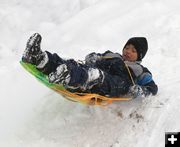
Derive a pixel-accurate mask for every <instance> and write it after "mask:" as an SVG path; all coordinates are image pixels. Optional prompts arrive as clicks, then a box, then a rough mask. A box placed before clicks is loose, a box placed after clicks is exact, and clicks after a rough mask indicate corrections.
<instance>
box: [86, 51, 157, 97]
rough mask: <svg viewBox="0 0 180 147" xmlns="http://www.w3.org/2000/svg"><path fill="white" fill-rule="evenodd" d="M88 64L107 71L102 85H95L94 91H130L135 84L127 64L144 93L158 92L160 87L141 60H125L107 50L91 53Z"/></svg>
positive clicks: (100, 92)
mask: <svg viewBox="0 0 180 147" xmlns="http://www.w3.org/2000/svg"><path fill="white" fill-rule="evenodd" d="M85 61H86V64H88V65H89V66H94V67H97V68H99V69H100V70H102V71H103V72H104V73H105V80H104V82H103V84H102V85H101V86H99V87H98V86H97V87H94V88H93V89H92V92H95V93H96V92H98V93H99V94H102V95H108V96H121V95H126V94H128V92H129V88H130V87H131V86H132V85H133V84H132V80H131V78H130V74H129V72H128V70H127V67H126V65H127V66H128V67H129V69H130V72H131V75H132V77H133V80H134V82H135V84H137V85H139V86H141V88H142V90H143V95H145V96H148V95H151V94H152V95H155V94H157V91H158V87H157V85H156V84H155V82H154V80H153V79H152V74H151V72H150V71H149V70H148V69H147V68H145V67H143V66H142V65H141V64H140V62H128V61H123V59H122V56H121V55H120V54H118V53H113V52H111V51H106V52H105V53H103V54H100V53H94V52H93V53H91V54H89V55H87V56H86V59H85Z"/></svg>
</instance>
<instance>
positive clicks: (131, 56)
mask: <svg viewBox="0 0 180 147" xmlns="http://www.w3.org/2000/svg"><path fill="white" fill-rule="evenodd" d="M122 56H123V59H124V60H125V61H130V62H134V61H136V60H137V59H138V54H137V51H136V49H135V47H134V45H132V44H128V45H126V46H125V48H124V49H123V51H122Z"/></svg>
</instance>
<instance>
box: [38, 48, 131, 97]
mask: <svg viewBox="0 0 180 147" xmlns="http://www.w3.org/2000/svg"><path fill="white" fill-rule="evenodd" d="M46 53H47V55H48V58H49V59H48V63H47V64H46V65H45V66H44V67H43V68H42V69H39V70H40V71H42V72H43V73H44V74H47V75H48V74H50V73H51V72H54V71H56V68H57V67H58V66H59V65H61V64H66V65H67V66H68V67H69V69H70V70H71V73H72V74H71V83H70V85H72V86H73V85H74V86H76V85H78V84H83V83H85V82H86V81H87V78H88V77H87V76H88V74H87V72H88V69H89V68H90V65H87V64H81V63H77V62H76V61H75V60H73V59H69V60H64V59H62V58H61V57H59V56H58V55H57V54H56V53H55V54H51V53H50V52H48V51H46ZM123 66H124V65H123ZM101 70H102V69H101ZM103 73H104V80H103V82H102V83H99V84H96V85H95V86H93V87H92V88H91V89H88V90H85V91H83V92H88V93H97V94H100V95H105V96H109V97H118V96H121V95H124V94H127V92H128V90H129V86H130V85H131V82H130V80H129V79H128V78H125V77H127V75H126V76H124V75H122V76H118V75H111V74H108V73H107V72H106V71H103ZM122 74H123V71H122ZM69 90H70V91H72V92H81V89H76V90H74V89H69Z"/></svg>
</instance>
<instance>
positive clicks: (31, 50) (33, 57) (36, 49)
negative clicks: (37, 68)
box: [22, 33, 43, 65]
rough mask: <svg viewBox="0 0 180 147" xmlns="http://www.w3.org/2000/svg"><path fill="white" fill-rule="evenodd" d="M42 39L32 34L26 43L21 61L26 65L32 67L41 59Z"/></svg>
mask: <svg viewBox="0 0 180 147" xmlns="http://www.w3.org/2000/svg"><path fill="white" fill-rule="evenodd" d="M41 40H42V37H41V35H40V34H38V33H35V34H33V35H32V36H31V37H30V38H29V39H28V41H27V44H26V49H25V51H24V53H23V57H22V61H23V62H26V63H31V64H34V65H38V64H39V63H40V61H41V59H42V58H43V56H42V55H43V54H42V53H43V52H42V51H41V48H40V44H41Z"/></svg>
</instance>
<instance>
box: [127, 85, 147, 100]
mask: <svg viewBox="0 0 180 147" xmlns="http://www.w3.org/2000/svg"><path fill="white" fill-rule="evenodd" d="M129 94H130V95H131V96H132V97H133V98H137V97H144V92H143V89H142V88H141V86H139V85H133V86H131V87H129Z"/></svg>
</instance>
